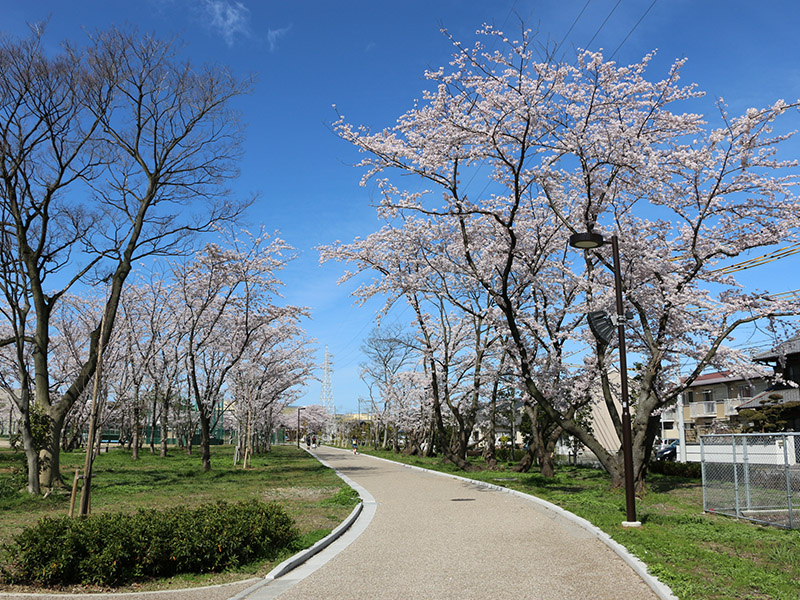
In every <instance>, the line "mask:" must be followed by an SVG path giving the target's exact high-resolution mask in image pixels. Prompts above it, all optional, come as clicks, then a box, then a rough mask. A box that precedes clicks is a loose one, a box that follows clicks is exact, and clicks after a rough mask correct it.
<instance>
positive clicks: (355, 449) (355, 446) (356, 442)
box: [353, 438, 358, 454]
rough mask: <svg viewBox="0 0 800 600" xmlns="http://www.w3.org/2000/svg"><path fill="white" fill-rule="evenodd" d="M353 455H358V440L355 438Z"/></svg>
mask: <svg viewBox="0 0 800 600" xmlns="http://www.w3.org/2000/svg"><path fill="white" fill-rule="evenodd" d="M353 454H358V440H357V439H356V438H353Z"/></svg>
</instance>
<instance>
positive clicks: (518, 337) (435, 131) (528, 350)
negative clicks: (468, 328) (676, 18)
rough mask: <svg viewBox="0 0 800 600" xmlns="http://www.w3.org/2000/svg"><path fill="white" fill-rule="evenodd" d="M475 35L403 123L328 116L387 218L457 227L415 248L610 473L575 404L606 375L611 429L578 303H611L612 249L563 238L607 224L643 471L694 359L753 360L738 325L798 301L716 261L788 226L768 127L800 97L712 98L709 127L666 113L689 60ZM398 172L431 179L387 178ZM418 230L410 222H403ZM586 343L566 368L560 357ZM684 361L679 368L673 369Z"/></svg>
mask: <svg viewBox="0 0 800 600" xmlns="http://www.w3.org/2000/svg"><path fill="white" fill-rule="evenodd" d="M479 34H480V36H482V37H483V38H488V42H487V43H486V44H484V43H482V42H481V41H478V42H477V43H476V44H475V45H474V46H472V47H466V46H464V45H462V44H460V43H458V42H457V41H454V44H455V48H456V52H455V54H454V57H453V60H452V63H451V65H450V67H449V68H440V69H437V70H433V71H429V72H428V73H426V77H427V79H428V80H429V81H430V82H431V84H432V85H431V88H430V89H429V90H427V91H425V92H424V94H423V96H422V101H421V102H420V103H419V104H418V105H416V106H415V107H413V108H412V109H411V110H409V111H408V112H406V113H405V114H404V115H402V116H401V117H400V118H399V119H398V123H397V125H395V126H394V127H391V128H389V129H386V130H384V131H380V132H377V133H373V132H371V131H370V130H369V129H367V128H364V127H361V128H357V127H354V126H352V125H351V124H349V123H348V122H347V121H346V120H345V119H344V117H340V119H339V120H338V121H337V122H336V123H335V127H336V130H337V131H338V133H339V135H340V136H341V137H342V138H344V139H345V140H347V141H349V142H351V143H352V144H354V145H356V146H357V147H358V148H359V149H360V150H362V151H363V152H364V153H365V158H364V159H363V161H362V162H361V166H362V167H364V168H365V169H366V173H365V175H364V183H365V184H366V182H367V181H368V180H370V179H374V180H375V181H376V184H377V187H378V190H379V192H380V193H381V194H382V204H381V207H380V214H381V215H382V216H384V217H385V218H387V219H397V220H398V222H400V223H401V224H402V226H404V227H407V225H406V223H408V222H409V220H411V217H412V216H413V217H414V219H413V220H414V221H419V222H421V223H422V224H423V226H426V227H429V228H431V229H433V230H436V231H438V232H442V231H445V230H448V231H449V232H450V233H449V234H448V235H447V236H446V237H447V239H448V240H452V241H453V243H451V244H448V246H447V247H446V251H441V250H440V251H436V252H429V250H430V248H426V249H425V250H426V251H425V252H423V254H424V259H425V263H427V264H437V265H438V266H437V270H439V271H441V272H451V273H453V274H454V275H455V276H456V277H458V278H469V279H471V280H472V281H473V282H474V285H476V286H479V287H480V288H482V289H483V290H485V292H486V293H487V294H488V296H489V297H490V299H491V302H492V307H493V310H492V311H491V313H490V314H491V317H494V319H495V324H496V326H497V327H498V328H499V331H501V332H502V333H503V335H504V336H507V340H508V341H507V348H508V351H509V355H510V356H511V357H512V358H513V360H514V364H515V372H516V376H517V378H518V381H519V386H520V387H521V388H522V390H523V391H524V395H523V398H524V399H527V401H528V402H535V403H536V406H537V407H538V408H539V409H541V410H542V411H543V412H544V414H546V415H547V417H548V418H549V419H551V420H552V421H553V422H555V423H556V424H557V425H558V426H559V427H561V428H562V429H563V430H564V431H565V432H567V433H569V434H570V435H573V436H575V437H576V438H578V439H579V440H580V441H581V442H582V443H583V444H585V445H586V446H587V447H588V448H589V449H590V450H592V451H593V452H594V453H595V455H597V457H598V459H599V460H600V462H601V463H602V464H603V466H604V467H605V468H606V469H607V470H608V471H609V473H610V474H611V476H612V481H613V482H614V483H615V484H618V485H621V483H622V477H623V470H622V453H621V451H620V452H610V451H608V450H606V449H605V448H604V447H603V446H602V445H601V444H600V443H599V441H598V440H597V438H595V437H594V435H592V433H591V431H590V430H589V429H588V428H586V427H584V426H582V425H581V423H580V422H579V420H578V419H576V418H575V414H576V411H577V409H578V408H579V407H580V406H582V405H584V404H585V403H587V402H588V401H589V399H590V398H591V395H592V394H593V393H594V392H593V388H594V387H599V390H600V393H601V395H602V398H603V400H604V402H605V405H606V407H607V409H608V411H609V413H610V415H611V418H612V421H613V422H614V424H615V426H616V427H617V429H618V431H620V430H621V419H620V415H619V414H618V411H617V408H616V406H615V404H614V402H613V396H614V395H615V393H614V392H615V390H614V385H613V377H611V376H610V375H609V372H610V371H611V370H612V363H613V362H614V361H613V355H612V352H613V350H614V345H615V344H614V343H612V344H610V345H609V344H603V343H598V342H595V341H594V340H593V338H592V336H591V334H590V333H589V332H588V330H587V329H588V328H586V326H585V320H584V318H583V315H584V314H585V313H586V312H587V311H588V310H596V309H607V310H608V309H609V308H610V307H612V306H613V279H612V276H611V266H612V261H611V257H610V256H609V254H608V252H606V250H605V249H603V248H600V249H598V250H592V251H586V252H584V254H583V256H580V254H579V253H577V252H576V251H574V250H572V249H570V248H568V243H567V241H568V237H569V236H570V235H571V234H573V233H577V232H584V231H589V232H595V233H603V234H604V235H611V234H614V235H617V236H618V238H619V242H620V247H621V248H622V259H623V260H622V262H623V265H622V266H623V288H624V296H625V301H626V304H627V305H628V306H629V307H631V308H632V309H633V311H634V313H635V315H636V322H635V323H634V326H633V327H630V328H629V329H628V331H629V332H630V336H631V339H630V340H629V347H630V350H631V351H632V352H634V353H636V354H638V356H639V360H640V361H641V363H642V365H643V366H642V370H641V379H640V382H639V385H638V387H637V393H636V397H635V398H634V399H633V404H634V405H635V414H634V419H633V455H634V474H635V478H636V480H637V482H638V483H640V484H641V483H642V482H643V480H644V476H645V473H646V464H647V458H648V455H649V450H650V447H651V446H652V439H653V435H654V433H655V432H654V431H653V430H652V427H649V423H650V422H651V415H652V414H653V413H654V412H655V411H657V410H659V409H661V408H663V407H666V406H668V405H669V404H671V403H672V402H674V401H675V399H676V398H677V395H678V394H680V393H681V392H682V391H683V390H684V389H685V388H686V386H688V385H689V384H691V383H692V382H693V381H694V380H695V378H696V377H697V376H698V375H699V374H700V373H701V372H702V371H703V369H705V368H706V367H709V366H713V367H715V368H725V369H728V370H737V369H738V368H739V367H741V365H743V364H745V363H746V362H747V357H746V356H743V355H742V353H739V352H737V351H735V350H734V349H732V348H730V347H729V346H727V345H726V344H728V343H729V341H730V339H731V335H732V334H733V333H734V332H735V331H736V329H737V328H738V327H740V326H742V325H743V324H746V323H749V322H753V321H756V320H759V319H778V318H782V317H786V316H792V315H796V314H798V310H799V309H800V305H798V303H797V301H796V300H793V299H791V298H789V297H786V296H780V295H773V294H770V293H768V292H765V291H749V290H745V289H743V288H742V287H741V285H740V284H739V283H738V282H737V280H736V278H735V274H734V273H730V272H726V271H723V270H720V268H721V267H723V266H724V265H725V264H726V263H725V261H726V260H729V259H731V258H735V257H738V256H741V255H743V254H744V253H746V252H748V251H751V250H757V249H759V248H764V247H768V246H770V245H773V244H776V243H788V242H791V241H795V240H796V239H797V232H798V225H800V223H798V219H800V211H798V208H799V207H798V199H797V197H796V195H794V193H793V189H794V188H793V186H794V185H795V184H796V183H797V163H796V162H795V161H791V160H783V159H781V158H780V148H781V147H782V143H783V142H785V141H786V140H787V139H789V137H790V135H791V134H778V133H774V132H773V126H774V123H775V122H776V120H777V119H779V118H780V117H781V116H782V115H784V114H785V113H787V111H788V110H789V109H790V108H791V107H793V106H796V104H791V105H790V104H788V103H787V102H785V101H783V100H779V101H777V102H775V103H774V104H773V105H772V106H768V107H764V108H752V109H749V110H748V111H747V112H746V113H745V114H744V115H742V116H738V117H737V116H730V115H728V114H727V111H726V109H725V107H724V104H722V103H721V102H720V103H719V105H718V106H719V114H718V115H716V116H714V117H712V118H713V119H714V121H715V122H716V123H718V125H715V126H712V125H709V124H708V123H707V122H706V121H704V119H703V117H702V116H701V115H700V114H697V113H691V112H679V111H681V110H685V109H686V108H687V107H689V106H690V105H691V104H692V103H695V104H697V103H700V102H701V98H702V94H701V92H699V91H698V90H697V89H696V88H695V87H694V86H691V85H688V86H682V85H680V84H679V75H680V70H681V67H682V65H683V63H684V61H677V62H676V63H674V64H673V66H672V67H671V68H670V69H669V70H668V72H667V73H666V75H665V77H664V78H663V79H657V80H655V81H653V80H650V79H649V78H648V68H649V66H650V63H651V62H652V58H653V56H652V55H648V56H646V57H645V58H644V59H643V60H642V61H641V62H639V63H635V64H631V65H619V64H616V63H615V62H613V61H609V60H606V59H605V58H604V57H603V56H602V54H601V53H598V52H579V53H578V55H577V58H576V59H575V60H574V61H570V62H567V61H557V60H554V59H553V58H552V57H549V56H548V55H547V54H546V52H541V48H537V46H536V41H535V38H534V37H533V36H532V34H531V33H530V32H527V31H526V32H522V35H521V37H520V39H519V40H510V39H508V38H507V37H505V36H504V35H503V34H502V33H500V32H498V31H495V30H493V29H492V28H491V27H488V26H487V27H484V28H483V29H482V30H481V31H480V32H479ZM491 48H502V49H491ZM396 174H406V175H407V174H412V175H415V176H416V177H417V180H418V181H422V182H423V185H427V186H430V187H431V188H432V189H433V190H437V191H439V192H440V194H439V195H438V196H434V195H433V194H430V193H428V191H427V190H425V189H423V190H422V191H420V190H419V188H418V187H411V188H409V189H405V188H403V187H400V186H399V185H397V184H395V183H394V182H396V181H399V180H400V179H399V178H396V177H394V176H395V175H396ZM476 180H479V181H480V183H477V184H475V183H474V182H475V181H476ZM403 181H404V182H408V181H409V178H407V177H406V178H404V179H403ZM436 198H438V199H439V200H438V201H437V200H436ZM401 219H402V220H401ZM420 227H421V225H420V224H419V223H417V222H415V223H414V232H416V231H418V230H419V229H420ZM411 238H413V235H409V236H407V237H406V241H405V242H404V243H408V239H411ZM364 252H365V253H367V254H368V253H369V249H367V248H365V249H364ZM408 252H409V251H407V252H406V254H408ZM389 287H393V288H394V289H396V290H402V289H403V288H402V286H389ZM581 348H582V356H583V363H584V365H583V368H582V369H578V370H576V369H573V368H571V367H570V366H569V364H567V362H566V360H565V355H566V354H567V353H568V352H569V351H570V350H572V351H576V349H581ZM686 360H689V361H691V363H692V365H693V366H692V370H691V372H690V373H689V375H688V376H684V378H683V379H680V378H679V377H678V365H679V364H680V362H681V361H686ZM595 382H598V384H597V386H595ZM621 437H622V436H621V435H620V438H621Z"/></svg>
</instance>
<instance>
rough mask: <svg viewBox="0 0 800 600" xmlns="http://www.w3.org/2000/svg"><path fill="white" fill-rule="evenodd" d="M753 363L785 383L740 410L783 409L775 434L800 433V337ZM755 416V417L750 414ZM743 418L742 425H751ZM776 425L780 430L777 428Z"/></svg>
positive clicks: (754, 358) (761, 356) (753, 399)
mask: <svg viewBox="0 0 800 600" xmlns="http://www.w3.org/2000/svg"><path fill="white" fill-rule="evenodd" d="M753 361H755V362H758V363H761V364H764V365H768V366H770V367H772V369H773V371H774V372H775V374H776V375H778V376H780V378H781V379H782V381H779V382H777V383H774V384H772V385H770V386H768V387H767V388H766V389H764V390H762V391H761V392H760V393H758V394H755V395H754V396H753V398H751V399H750V400H748V401H747V402H744V403H742V404H740V405H739V406H738V407H737V409H738V411H739V412H740V413H741V411H745V410H756V411H758V410H764V409H766V408H767V407H782V408H783V410H780V421H781V422H780V423H779V424H777V423H776V424H773V428H772V429H773V430H775V429H780V430H783V431H800V389H798V387H797V386H800V335H796V336H794V337H793V338H791V339H789V340H787V341H785V342H783V343H782V344H778V346H776V347H775V348H774V349H772V350H768V351H766V352H762V353H760V354H756V355H755V356H754V357H753ZM751 414H752V413H751ZM746 415H747V413H745V415H744V416H742V420H743V421H752V419H750V417H748V416H746ZM775 425H777V427H775Z"/></svg>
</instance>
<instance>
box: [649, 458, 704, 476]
mask: <svg viewBox="0 0 800 600" xmlns="http://www.w3.org/2000/svg"><path fill="white" fill-rule="evenodd" d="M648 469H649V470H650V472H651V473H661V474H662V475H668V476H672V477H686V478H687V479H700V478H701V477H702V476H703V471H702V467H701V465H700V463H690V462H686V463H682V462H677V461H674V460H654V461H651V462H650V466H649V467H648Z"/></svg>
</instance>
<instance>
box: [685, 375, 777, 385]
mask: <svg viewBox="0 0 800 600" xmlns="http://www.w3.org/2000/svg"><path fill="white" fill-rule="evenodd" d="M753 379H758V380H761V379H762V376H761V375H759V374H758V373H753V374H752V375H751V376H750V377H749V378H747V377H741V376H739V375H732V374H731V372H730V371H719V372H717V373H704V374H703V375H698V377H697V379H695V380H694V381H693V382H692V383H690V384H689V387H690V388H693V387H697V386H701V385H713V384H715V383H733V382H736V381H745V382H747V381H750V380H753Z"/></svg>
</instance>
